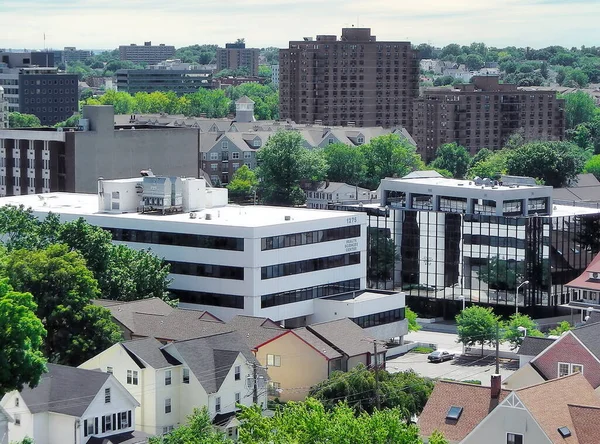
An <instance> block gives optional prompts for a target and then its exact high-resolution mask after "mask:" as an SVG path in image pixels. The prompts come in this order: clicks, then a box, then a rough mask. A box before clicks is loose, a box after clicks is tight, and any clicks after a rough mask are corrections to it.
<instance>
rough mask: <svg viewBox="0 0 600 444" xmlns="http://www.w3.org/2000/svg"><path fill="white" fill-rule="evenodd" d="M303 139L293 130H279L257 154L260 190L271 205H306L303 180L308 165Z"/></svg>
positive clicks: (264, 200) (263, 197)
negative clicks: (306, 163) (304, 161)
mask: <svg viewBox="0 0 600 444" xmlns="http://www.w3.org/2000/svg"><path fill="white" fill-rule="evenodd" d="M302 143H303V142H302V136H301V135H300V134H299V133H296V132H292V131H278V132H277V133H275V134H274V135H273V136H271V137H270V138H269V140H268V141H267V143H266V144H265V146H264V147H263V148H261V149H260V150H259V151H258V153H257V158H258V163H259V165H260V166H259V167H258V170H257V176H258V178H259V181H260V182H259V189H260V191H261V198H262V200H263V202H265V203H266V204H271V205H299V204H302V203H304V201H305V197H304V193H303V192H302V190H301V189H300V180H302V179H304V171H305V165H303V159H304V153H303V150H304V149H305V148H303V146H302Z"/></svg>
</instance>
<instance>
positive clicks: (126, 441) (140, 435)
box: [87, 430, 153, 444]
mask: <svg viewBox="0 0 600 444" xmlns="http://www.w3.org/2000/svg"><path fill="white" fill-rule="evenodd" d="M151 436H153V435H148V434H147V433H144V432H140V431H137V430H135V431H133V432H125V433H118V434H116V435H112V436H108V437H106V438H99V437H97V436H92V437H91V438H90V439H88V440H87V444H144V443H147V442H148V438H150V437H151Z"/></svg>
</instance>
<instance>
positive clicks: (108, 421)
mask: <svg viewBox="0 0 600 444" xmlns="http://www.w3.org/2000/svg"><path fill="white" fill-rule="evenodd" d="M109 430H112V415H106V416H105V417H104V431H106V432H107V431H109Z"/></svg>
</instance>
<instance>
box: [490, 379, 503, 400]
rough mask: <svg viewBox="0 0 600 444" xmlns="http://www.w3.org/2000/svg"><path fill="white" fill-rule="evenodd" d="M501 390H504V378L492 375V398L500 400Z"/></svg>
mask: <svg viewBox="0 0 600 444" xmlns="http://www.w3.org/2000/svg"><path fill="white" fill-rule="evenodd" d="M501 390H502V377H501V376H500V375H492V387H491V390H490V396H491V398H492V399H498V398H499V397H500V391H501Z"/></svg>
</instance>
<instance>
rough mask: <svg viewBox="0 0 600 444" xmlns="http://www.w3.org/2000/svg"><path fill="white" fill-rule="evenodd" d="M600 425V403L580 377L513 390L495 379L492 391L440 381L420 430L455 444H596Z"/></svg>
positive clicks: (428, 404) (570, 376)
mask: <svg viewBox="0 0 600 444" xmlns="http://www.w3.org/2000/svg"><path fill="white" fill-rule="evenodd" d="M599 420H600V398H598V396H597V395H596V393H595V392H594V389H593V388H592V386H591V385H590V384H589V382H588V381H587V380H586V379H585V377H584V376H583V375H582V374H580V373H577V374H573V375H569V376H565V377H561V378H558V379H553V380H550V381H545V382H542V383H539V384H535V385H532V386H528V387H524V388H521V389H518V390H513V391H508V390H501V389H500V376H499V375H493V376H492V387H491V388H488V387H482V386H476V385H472V384H464V383H459V382H450V381H438V382H437V383H436V385H435V388H434V389H433V392H432V394H431V396H430V398H429V400H428V401H427V404H426V405H425V408H424V409H423V412H422V413H421V416H420V417H419V420H418V425H419V428H420V431H421V433H422V435H423V436H424V437H426V438H427V437H429V436H431V434H432V433H433V432H434V430H438V431H440V432H441V433H442V434H443V435H444V436H445V437H446V439H448V440H449V441H450V442H451V443H461V444H481V443H484V442H485V443H487V444H529V443H535V444H552V443H573V444H575V443H578V444H595V443H597V442H598V439H597V437H598V431H599V426H598V424H599Z"/></svg>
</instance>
